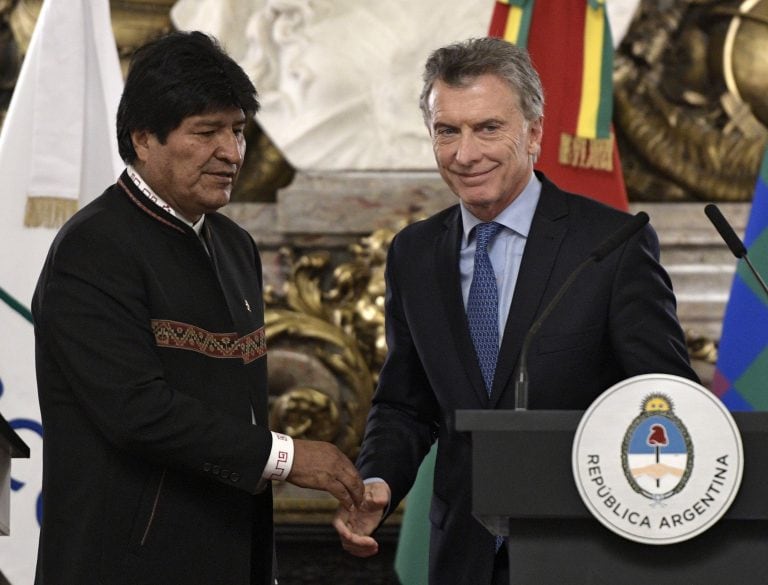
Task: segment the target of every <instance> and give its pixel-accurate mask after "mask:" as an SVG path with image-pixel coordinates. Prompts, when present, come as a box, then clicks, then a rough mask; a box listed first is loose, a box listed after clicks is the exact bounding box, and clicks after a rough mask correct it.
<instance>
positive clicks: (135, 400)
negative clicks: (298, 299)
mask: <svg viewBox="0 0 768 585" xmlns="http://www.w3.org/2000/svg"><path fill="white" fill-rule="evenodd" d="M204 233H205V239H206V242H207V243H208V248H209V250H210V254H209V253H207V252H206V248H205V246H204V245H203V243H202V242H201V240H200V238H198V236H197V235H196V234H195V232H194V230H192V229H191V228H190V227H188V226H187V225H185V224H184V223H183V222H180V221H179V220H177V219H176V218H174V217H172V216H171V215H169V214H168V213H166V212H164V211H162V210H161V209H159V208H158V207H157V206H155V205H154V204H153V203H152V202H150V201H149V200H148V199H147V198H146V197H145V196H144V195H142V194H141V193H140V192H139V191H138V189H136V188H135V185H134V184H133V182H132V181H131V180H130V179H129V178H128V177H127V175H126V174H125V173H123V175H122V177H121V178H120V180H119V181H118V183H117V184H116V185H113V186H112V187H110V188H109V189H107V190H106V191H105V192H104V194H102V195H101V196H100V197H99V198H98V199H96V200H95V201H94V202H93V203H91V204H89V205H88V206H86V207H85V208H84V209H82V210H81V211H79V212H78V213H77V214H76V215H75V216H74V217H73V218H72V219H71V220H70V221H69V222H68V223H67V224H66V225H65V226H64V227H63V228H62V229H61V230H60V232H59V234H58V235H57V237H56V239H55V240H54V242H53V244H52V246H51V250H50V252H49V255H48V258H47V261H46V263H45V266H44V268H43V271H42V275H41V277H40V280H39V282H38V286H37V290H36V292H35V296H34V299H33V314H34V323H35V338H36V367H37V378H38V391H39V397H40V409H41V413H42V422H43V433H44V446H43V513H42V518H43V520H42V528H41V533H40V549H39V553H38V567H37V577H36V580H35V582H36V584H37V585H84V584H86V583H88V584H94V585H95V584H97V583H99V584H104V585H112V584H115V585H117V584H122V583H125V584H130V585H161V584H164V583H184V584H185V585H193V584H200V585H203V584H204V585H214V584H221V585H247V584H251V583H256V584H259V585H264V584H267V583H270V582H271V575H272V559H273V542H272V541H273V539H272V532H273V529H272V496H271V491H270V489H260V488H261V486H260V477H261V473H262V471H263V468H264V466H265V464H266V461H267V458H268V456H269V451H270V448H271V442H272V439H271V435H270V433H269V431H268V429H267V418H268V417H267V415H268V412H267V408H268V406H267V371H266V356H265V354H266V343H265V338H264V311H263V301H262V282H261V263H260V259H259V254H258V251H257V249H256V246H255V244H254V242H253V240H252V238H251V237H250V236H249V235H248V234H247V232H245V231H244V230H243V229H241V228H239V227H238V226H236V225H235V224H234V223H233V222H232V221H230V220H229V219H227V218H226V217H224V216H223V215H220V214H217V213H214V214H209V215H207V216H206V219H205V224H204ZM252 413H253V414H252ZM252 416H255V420H256V423H257V424H256V425H254V424H252Z"/></svg>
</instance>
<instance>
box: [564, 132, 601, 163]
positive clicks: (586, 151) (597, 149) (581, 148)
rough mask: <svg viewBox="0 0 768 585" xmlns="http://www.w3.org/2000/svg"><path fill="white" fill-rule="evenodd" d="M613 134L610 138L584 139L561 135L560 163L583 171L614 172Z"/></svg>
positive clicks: (566, 134)
mask: <svg viewBox="0 0 768 585" xmlns="http://www.w3.org/2000/svg"><path fill="white" fill-rule="evenodd" d="M613 146H614V138H613V134H611V135H609V137H608V138H582V137H580V136H573V135H571V134H568V133H566V132H563V133H562V134H560V151H559V156H558V162H559V163H560V164H562V165H570V166H572V167H579V168H582V169H597V170H600V171H612V170H613Z"/></svg>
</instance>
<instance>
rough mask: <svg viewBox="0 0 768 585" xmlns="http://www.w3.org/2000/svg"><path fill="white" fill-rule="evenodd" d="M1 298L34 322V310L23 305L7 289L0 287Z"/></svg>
mask: <svg viewBox="0 0 768 585" xmlns="http://www.w3.org/2000/svg"><path fill="white" fill-rule="evenodd" d="M0 300H2V301H3V302H4V303H5V304H6V305H8V306H9V307H10V308H11V309H13V310H14V311H16V312H17V313H18V314H19V315H21V316H22V317H24V318H25V319H26V320H27V321H29V322H30V323H32V312H31V311H30V310H29V309H27V308H26V307H25V306H24V305H22V304H21V303H20V302H19V301H17V300H16V299H14V298H13V297H12V296H11V295H10V294H8V293H7V292H6V290H5V289H4V288H2V287H0Z"/></svg>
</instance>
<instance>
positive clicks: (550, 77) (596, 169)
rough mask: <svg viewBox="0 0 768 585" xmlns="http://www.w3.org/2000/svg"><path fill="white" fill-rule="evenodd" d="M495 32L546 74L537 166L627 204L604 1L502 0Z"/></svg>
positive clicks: (573, 187)
mask: <svg viewBox="0 0 768 585" xmlns="http://www.w3.org/2000/svg"><path fill="white" fill-rule="evenodd" d="M488 34H489V36H493V37H502V38H504V39H506V40H508V41H509V42H511V43H514V44H516V45H518V46H521V47H526V48H527V49H528V51H529V53H530V55H531V59H532V60H533V64H534V66H535V67H536V69H537V70H538V72H539V75H540V76H541V81H542V84H543V85H544V95H545V102H546V103H545V115H544V139H543V142H542V151H541V156H540V157H539V160H538V162H537V164H536V168H538V169H540V170H541V171H543V172H544V173H545V174H546V175H547V176H548V177H549V178H550V179H552V180H553V181H555V183H557V184H558V185H559V186H560V187H562V188H563V189H567V190H569V191H575V192H578V193H583V194H585V195H587V196H589V197H592V198H593V199H597V200H600V201H603V202H605V203H608V204H610V205H613V206H614V207H618V208H620V209H627V206H628V205H627V194H626V188H625V186H624V178H623V175H622V172H621V163H620V161H619V154H618V149H617V148H616V143H615V140H614V135H613V130H612V124H611V119H612V115H613V78H612V75H613V43H612V41H611V32H610V27H609V25H608V18H607V14H606V9H605V0H498V1H497V2H496V5H495V8H494V11H493V16H492V18H491V25H490V29H489V33H488Z"/></svg>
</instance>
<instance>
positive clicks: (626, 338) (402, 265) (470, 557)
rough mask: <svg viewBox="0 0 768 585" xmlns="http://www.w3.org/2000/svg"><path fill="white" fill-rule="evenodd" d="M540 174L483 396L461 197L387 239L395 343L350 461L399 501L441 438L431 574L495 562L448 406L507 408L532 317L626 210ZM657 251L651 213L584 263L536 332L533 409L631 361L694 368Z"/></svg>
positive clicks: (477, 583)
mask: <svg viewBox="0 0 768 585" xmlns="http://www.w3.org/2000/svg"><path fill="white" fill-rule="evenodd" d="M539 177H540V179H541V180H542V182H543V185H542V191H541V198H540V200H539V204H538V207H537V209H536V212H535V215H534V218H533V223H532V226H531V231H530V234H529V237H528V241H527V243H526V247H525V251H524V254H523V258H522V264H521V266H520V273H519V276H518V279H517V285H516V288H515V293H514V298H513V301H512V306H511V308H510V312H509V317H508V320H507V324H506V328H505V330H504V337H503V340H502V345H501V349H500V354H499V360H498V365H497V368H496V375H495V379H494V383H493V391H492V395H491V397H490V398H489V397H488V395H487V393H486V390H485V388H484V386H483V380H482V376H481V373H480V367H479V365H478V361H477V358H476V356H475V352H474V347H473V345H472V340H471V338H470V335H469V329H468V325H467V319H466V313H465V310H464V305H463V301H462V296H461V286H460V280H459V247H460V244H461V233H462V232H461V214H460V210H459V208H458V206H454V207H451V208H449V209H446V210H444V211H443V212H440V213H438V214H436V215H434V216H432V217H431V218H429V219H427V220H425V221H422V222H419V223H416V224H413V225H410V226H408V227H406V228H405V229H403V230H402V231H401V232H400V233H399V234H398V235H397V236H396V237H395V239H394V240H393V242H392V245H391V247H390V251H389V257H388V261H387V273H386V282H387V293H386V330H387V343H388V351H389V353H388V356H387V359H386V362H385V364H384V366H383V368H382V372H381V376H380V383H379V387H378V389H377V391H376V394H375V396H374V400H373V406H372V409H371V413H370V416H369V420H368V425H367V428H366V435H365V438H364V441H363V446H362V449H361V453H360V456H359V458H358V467H359V468H360V470H361V473H362V475H363V477H381V478H383V479H384V480H386V481H387V482H388V483H389V485H390V487H391V488H392V506H393V507H394V506H395V505H396V504H397V503H398V502H399V501H400V500H401V499H402V498H403V497H404V496H405V495H406V494H407V492H408V490H409V488H410V486H411V484H412V482H413V480H414V478H415V475H416V472H417V470H418V466H419V464H420V462H421V460H422V458H423V456H424V455H425V454H426V452H427V451H428V449H429V447H430V444H431V443H432V441H433V439H435V438H439V441H438V453H437V462H436V466H435V477H434V492H433V498H432V506H431V511H430V520H431V524H432V526H431V528H432V537H431V550H430V583H431V584H432V585H486V584H487V583H490V576H491V571H492V563H493V554H494V553H493V550H494V549H493V540H494V539H493V536H492V535H491V534H490V533H489V532H487V531H486V530H485V528H483V527H482V525H480V523H479V522H477V521H476V520H475V519H474V518H473V517H472V514H471V502H470V497H471V482H470V474H471V462H470V439H469V437H468V436H467V435H465V434H463V433H458V432H457V431H456V430H455V427H454V413H455V411H456V410H459V409H484V408H514V380H513V378H514V376H513V370H514V368H515V365H516V363H517V360H518V356H519V354H520V349H521V345H522V342H523V338H524V337H525V334H526V332H527V330H528V328H529V327H530V326H531V324H532V323H533V321H534V320H535V319H536V317H537V315H539V314H540V312H541V311H542V310H543V309H544V307H545V306H546V305H547V303H548V302H549V300H550V299H551V298H552V297H553V296H554V295H555V294H556V292H557V290H558V288H559V287H560V286H561V285H562V283H563V282H564V281H565V280H566V279H567V277H568V276H569V274H570V273H571V272H572V271H573V270H574V268H575V267H576V266H577V265H578V264H580V263H581V262H582V261H583V260H584V259H585V258H586V257H587V256H588V254H589V253H590V252H591V251H592V250H593V249H594V248H596V247H597V246H598V245H599V244H600V243H602V241H603V240H604V239H605V238H606V237H607V236H608V235H609V234H611V233H613V232H614V231H615V230H616V229H618V228H619V227H620V226H621V225H623V224H624V223H625V222H626V221H627V220H628V219H629V217H630V216H629V215H628V214H626V213H622V212H619V211H617V210H615V209H612V208H609V207H607V206H604V205H601V204H599V203H596V202H595V201H592V200H589V199H586V198H583V197H579V196H576V195H572V194H568V193H565V192H563V191H561V190H560V189H558V188H557V187H556V186H555V185H554V184H553V183H551V182H550V181H548V180H547V179H546V178H545V177H544V176H543V175H539ZM658 259H659V245H658V240H657V237H656V235H655V232H654V231H653V230H652V228H651V227H650V226H646V227H645V228H644V229H643V230H641V231H640V232H639V233H638V234H636V235H635V236H633V237H632V238H631V239H630V240H629V241H628V242H627V243H625V244H623V245H621V246H620V247H619V248H618V249H617V250H615V251H614V252H613V253H612V254H610V255H609V256H608V257H606V258H605V259H604V260H603V261H602V262H600V263H598V264H595V265H592V266H590V267H589V268H587V269H586V270H585V271H584V272H582V273H581V275H580V277H579V278H578V279H577V280H576V281H575V282H574V284H573V286H572V287H571V288H570V289H569V291H568V293H567V294H566V296H565V297H564V298H563V299H562V301H561V302H560V304H559V305H558V307H557V309H555V310H554V312H553V313H551V314H550V316H549V317H548V319H547V320H546V322H545V323H544V325H543V326H542V327H541V329H540V330H539V332H538V334H537V336H536V337H535V338H534V341H533V343H532V345H531V349H530V353H529V359H528V372H529V379H530V403H529V407H530V408H531V409H585V408H587V407H588V406H589V404H590V403H591V402H592V400H594V399H595V398H596V397H597V396H598V395H599V394H600V393H602V392H603V391H604V390H607V389H608V388H609V387H610V386H611V385H613V384H614V383H616V382H618V381H620V380H622V379H624V378H627V377H630V376H634V375H637V374H643V373H654V372H664V373H668V374H676V375H680V376H684V377H688V378H691V379H694V380H696V379H697V378H696V374H695V373H694V372H693V370H692V369H691V367H690V364H689V360H688V354H687V350H686V346H685V342H684V338H683V334H682V331H681V329H680V326H679V324H678V321H677V317H676V313H675V299H674V295H673V293H672V289H671V284H670V281H669V278H668V276H667V274H666V272H665V271H664V269H663V268H662V267H661V265H660V264H659V261H658ZM638 398H640V397H638ZM392 509H393V508H392ZM512 571H514V568H512Z"/></svg>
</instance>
